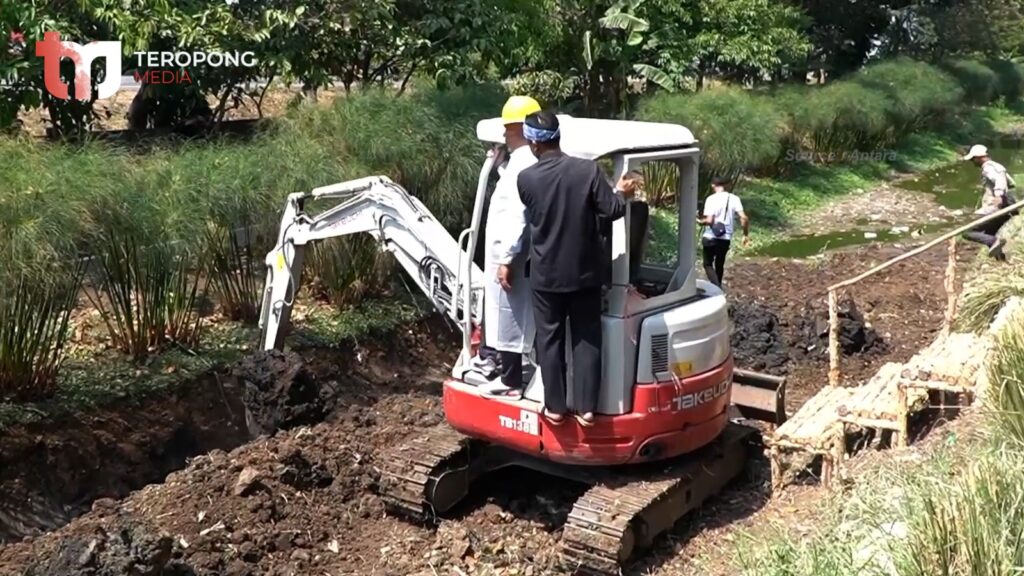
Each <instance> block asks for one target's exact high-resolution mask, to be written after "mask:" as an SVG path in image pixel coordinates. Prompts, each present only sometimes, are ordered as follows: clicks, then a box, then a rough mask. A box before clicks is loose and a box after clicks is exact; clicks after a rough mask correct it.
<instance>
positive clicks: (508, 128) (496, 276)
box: [475, 96, 541, 398]
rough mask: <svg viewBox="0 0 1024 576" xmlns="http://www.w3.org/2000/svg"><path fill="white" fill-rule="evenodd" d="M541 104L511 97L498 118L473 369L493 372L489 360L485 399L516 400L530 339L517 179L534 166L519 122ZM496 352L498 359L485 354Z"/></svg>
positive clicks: (523, 212) (523, 228)
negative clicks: (500, 156)
mask: <svg viewBox="0 0 1024 576" xmlns="http://www.w3.org/2000/svg"><path fill="white" fill-rule="evenodd" d="M540 109H541V107H540V104H539V103H538V102H537V101H536V100H534V99H533V98H530V97H528V96H512V97H511V98H509V99H508V102H506V103H505V107H504V108H503V109H502V111H501V117H502V120H503V122H504V124H505V144H506V146H507V147H508V151H509V158H508V163H507V164H506V165H505V167H504V170H503V171H502V172H501V177H500V178H499V179H498V183H497V184H496V185H495V188H494V193H493V194H492V195H491V201H490V206H489V207H488V210H487V224H486V226H485V230H484V245H485V247H486V248H485V256H484V283H485V286H484V344H485V346H486V349H485V350H482V351H481V357H482V358H483V360H482V361H481V360H479V359H478V360H477V361H476V362H475V365H476V367H477V368H478V369H480V368H481V367H483V370H481V371H483V372H487V371H488V370H490V371H492V373H493V368H494V367H495V363H494V361H493V357H494V356H497V359H498V362H497V368H498V371H499V374H500V376H501V384H502V387H499V388H493V389H491V390H490V393H491V394H493V395H501V396H506V397H512V398H520V397H522V393H523V354H524V353H526V352H528V351H529V344H530V340H531V339H532V336H533V332H534V328H533V308H532V302H531V296H530V282H529V280H528V278H527V255H528V254H529V238H528V233H527V232H526V208H525V207H524V206H523V202H522V200H520V199H519V187H518V180H519V173H520V172H522V171H523V170H524V169H526V168H528V167H530V166H532V165H534V164H536V162H537V159H536V158H535V157H534V155H533V153H532V152H530V146H529V143H528V142H527V141H526V138H524V137H523V122H524V121H525V120H526V117H527V116H528V115H530V114H533V113H534V112H539V111H540ZM492 350H496V351H497V354H493V353H491V354H488V353H489V352H491V351H492Z"/></svg>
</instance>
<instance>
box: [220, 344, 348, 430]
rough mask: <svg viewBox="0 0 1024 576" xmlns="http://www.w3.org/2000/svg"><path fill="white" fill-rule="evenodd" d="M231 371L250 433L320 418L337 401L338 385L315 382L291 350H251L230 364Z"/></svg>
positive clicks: (306, 424) (301, 423)
mask: <svg viewBox="0 0 1024 576" xmlns="http://www.w3.org/2000/svg"><path fill="white" fill-rule="evenodd" d="M231 375H232V376H233V377H234V378H236V379H237V381H238V382H239V383H240V385H241V388H242V402H243V403H244V404H245V409H246V424H247V426H248V428H249V432H250V433H251V434H252V435H253V437H256V436H260V435H262V434H272V433H273V432H275V431H277V430H287V429H290V428H294V427H296V426H309V425H313V424H317V423H319V422H323V420H324V418H325V417H326V416H327V414H328V413H330V412H331V410H333V409H334V406H335V404H336V402H337V392H338V391H337V388H336V387H335V386H334V385H333V384H332V383H331V382H318V381H317V379H316V378H315V377H314V376H313V375H312V374H311V373H310V372H309V370H307V369H306V365H305V363H304V362H303V361H302V358H301V357H299V355H298V354H296V353H294V352H281V351H278V350H271V351H266V352H258V353H256V354H252V355H250V356H248V357H246V358H245V359H244V360H242V361H240V362H239V363H237V364H236V365H235V366H233V367H232V370H231Z"/></svg>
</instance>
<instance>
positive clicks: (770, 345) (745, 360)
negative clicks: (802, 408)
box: [729, 301, 789, 374]
mask: <svg viewBox="0 0 1024 576" xmlns="http://www.w3.org/2000/svg"><path fill="white" fill-rule="evenodd" d="M729 316H730V317H731V318H732V323H733V328H732V337H731V343H732V351H733V355H734V357H735V359H736V366H738V367H740V368H743V369H745V370H754V371H758V372H768V373H770V374H785V373H786V371H787V369H786V365H787V363H788V362H789V348H788V347H787V346H786V340H785V337H784V336H783V334H782V329H781V325H780V323H779V318H778V316H776V315H775V313H774V312H772V311H771V310H769V309H768V308H767V307H765V306H763V305H761V304H757V303H754V302H743V301H739V302H733V303H731V304H730V305H729Z"/></svg>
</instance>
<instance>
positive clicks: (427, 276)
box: [260, 116, 785, 574]
mask: <svg viewBox="0 0 1024 576" xmlns="http://www.w3.org/2000/svg"><path fill="white" fill-rule="evenodd" d="M559 120H560V122H561V127H562V148H563V150H564V151H565V153H567V154H570V155H573V156H579V157H582V158H588V159H593V160H610V164H611V166H612V167H613V172H614V173H613V174H611V175H610V176H611V177H612V178H611V180H612V181H614V180H615V179H617V178H618V177H619V176H620V175H622V174H625V173H626V172H628V171H631V170H638V171H639V170H642V169H643V166H644V164H646V163H648V162H657V163H660V164H661V165H662V167H665V166H669V167H674V169H675V170H678V178H676V179H675V181H676V182H677V183H678V190H677V191H676V192H677V193H676V195H675V196H676V211H675V220H676V229H677V232H676V236H675V242H674V244H675V245H674V246H671V247H670V248H669V249H668V250H667V252H669V253H671V254H672V257H671V258H668V259H669V260H671V262H660V263H659V262H654V261H651V260H654V259H653V258H646V257H645V256H646V254H645V252H646V245H647V243H648V238H649V234H648V231H649V230H648V229H649V228H650V225H651V224H652V221H653V218H651V216H652V213H651V211H650V210H649V208H648V205H647V204H646V203H645V202H642V201H633V202H631V203H630V205H629V208H628V210H627V212H626V216H625V217H624V218H622V219H619V220H617V221H615V222H614V223H613V224H612V234H611V247H610V254H611V258H610V260H611V261H610V262H609V263H608V264H609V266H610V268H611V275H610V277H611V282H610V284H608V285H607V286H606V287H605V288H606V290H605V294H604V308H603V310H604V311H603V314H602V318H601V324H602V328H603V344H602V382H601V387H600V390H601V392H600V401H599V410H598V414H597V418H596V422H595V424H594V425H593V426H592V427H587V428H584V427H582V426H579V425H578V424H577V423H576V421H575V420H573V419H569V420H567V421H566V423H564V424H561V425H559V426H557V427H549V426H547V425H546V424H545V421H544V420H543V419H542V418H540V417H539V414H540V412H541V410H542V408H543V406H542V399H543V396H544V394H543V389H544V382H543V380H542V378H541V373H540V370H538V369H537V368H536V366H535V364H534V361H533V355H532V353H531V354H526V355H524V357H525V358H526V360H525V362H527V363H528V365H526V366H524V378H525V380H526V381H527V382H528V383H529V384H528V385H527V390H526V393H525V394H524V396H523V398H522V399H519V400H514V399H510V398H504V397H495V396H494V395H493V394H488V393H487V392H488V390H493V387H494V385H495V383H494V382H493V381H491V380H489V379H488V377H487V376H485V375H484V374H481V373H479V372H477V371H475V370H474V368H473V363H472V362H471V360H472V359H473V358H474V356H475V355H476V352H477V346H478V338H477V335H478V334H479V328H480V325H481V321H482V315H483V312H482V310H483V302H482V299H483V283H482V280H483V278H482V274H483V273H482V272H481V270H480V268H479V267H478V266H477V265H476V264H475V263H474V256H475V255H476V254H475V251H476V249H477V244H478V242H477V240H478V238H479V236H480V234H481V230H482V229H483V226H482V224H483V219H484V218H485V213H484V205H485V201H486V198H487V194H488V192H489V190H490V188H491V181H492V180H493V178H492V176H493V175H494V174H495V171H496V170H497V169H498V166H499V164H500V161H501V159H502V158H504V157H506V155H507V150H505V145H504V139H503V132H504V127H503V126H502V123H501V120H500V119H498V118H494V119H488V120H483V121H481V122H480V123H479V124H478V125H477V136H478V138H479V140H481V141H482V142H483V143H484V144H485V145H486V146H487V147H488V148H489V150H488V152H487V154H486V160H485V162H484V165H483V168H482V169H481V171H480V178H479V183H478V186H477V190H476V201H475V204H474V208H473V215H472V221H471V223H470V225H469V227H468V228H466V229H465V230H463V231H462V233H461V234H460V235H459V237H458V238H457V239H456V238H452V236H451V235H450V234H449V233H448V231H447V230H446V229H445V228H444V227H443V226H442V225H441V223H440V222H438V220H437V219H436V218H435V217H434V216H433V215H432V214H431V213H430V211H429V210H428V209H427V208H426V206H424V205H423V203H422V202H420V201H419V200H418V199H417V198H415V197H413V196H411V195H410V194H409V193H408V192H406V191H405V190H404V189H402V188H401V187H400V186H398V185H397V184H395V183H394V182H392V181H391V180H389V179H388V178H386V177H384V176H375V177H369V178H363V179H360V180H354V181H350V182H343V183H340V184H334V185H331V186H325V187H322V188H317V189H314V190H312V191H311V192H308V193H298V194H292V195H290V196H289V197H288V200H287V203H286V205H285V210H284V216H283V218H282V219H281V229H280V233H279V236H278V241H277V245H276V247H275V248H274V249H273V250H272V251H271V252H270V253H269V254H268V255H267V259H266V263H267V280H266V289H265V295H264V301H263V308H262V316H261V320H260V326H261V328H262V347H263V349H266V350H270V349H275V348H276V349H281V348H282V347H283V345H284V335H285V332H286V329H287V327H288V323H289V316H290V312H291V308H292V303H293V302H294V298H295V294H296V293H297V292H298V290H299V286H300V282H301V273H302V262H303V252H304V251H305V249H306V247H307V246H308V245H309V244H310V243H312V242H316V241H320V240H324V239H328V238H335V237H339V236H345V235H349V234H358V233H366V234H370V235H372V236H373V237H374V238H375V239H377V240H378V241H379V242H380V244H381V247H382V249H384V250H387V251H389V252H391V253H392V254H394V256H395V258H396V259H397V260H398V262H399V263H400V264H401V266H402V267H403V268H404V269H405V271H406V272H407V273H408V274H409V276H410V277H411V278H412V279H413V280H414V281H415V282H416V284H417V285H418V286H419V287H420V289H421V290H422V291H423V293H424V294H425V295H426V296H427V297H428V298H430V300H431V301H432V302H433V303H434V305H435V306H436V307H437V309H438V311H439V312H441V313H442V314H444V315H445V316H447V317H448V318H450V319H451V320H452V321H453V322H454V323H455V324H456V325H457V326H458V327H459V329H460V330H461V333H462V342H461V344H462V345H461V348H460V350H459V353H458V357H457V358H456V359H455V362H454V367H453V368H452V372H451V377H450V378H448V379H447V380H446V381H445V382H444V411H445V417H446V420H447V424H443V425H441V426H439V427H438V428H437V429H433V430H428V431H424V432H423V433H422V434H416V435H415V436H414V437H413V438H412V439H411V440H409V441H408V442H406V443H405V444H403V445H400V446H398V447H396V448H394V449H393V451H392V452H391V453H390V454H387V455H385V456H384V457H383V463H382V465H381V468H382V479H381V492H382V497H383V498H384V500H385V501H386V502H387V504H388V506H389V509H391V510H392V511H396V512H401V513H404V514H406V515H409V516H411V517H413V518H417V519H421V520H431V519H433V518H434V517H435V516H436V515H439V514H444V513H445V512H447V511H448V510H450V509H451V508H452V507H453V506H454V505H455V504H456V503H458V502H459V500H461V499H462V498H463V497H464V496H466V494H467V493H468V491H469V486H470V484H472V482H473V481H474V480H476V479H478V478H480V477H481V476H482V475H484V474H486V473H488V472H490V471H494V470H497V469H500V468H504V467H508V466H523V467H527V468H531V469H534V470H538V471H541V472H543V473H546V474H552V475H555V476H560V477H565V478H569V479H572V480H575V481H580V482H585V483H589V484H590V485H592V488H591V489H590V490H589V491H588V492H586V493H585V494H584V495H583V496H582V497H581V498H580V499H579V501H577V502H576V503H575V505H574V507H573V509H572V511H571V513H570V514H569V517H568V520H567V523H566V526H565V528H564V530H563V536H562V551H561V557H562V559H563V561H564V564H565V567H566V569H567V570H569V571H576V572H580V573H591V574H618V573H619V568H620V566H621V565H622V563H624V562H626V561H627V560H629V558H630V557H631V556H632V555H633V552H634V551H635V550H636V549H638V548H643V547H645V546H649V545H650V544H651V543H652V541H653V539H654V538H655V537H656V536H657V535H658V534H660V533H662V532H664V531H666V530H668V529H669V528H671V526H672V525H673V524H674V523H675V522H676V521H677V520H678V519H679V518H680V517H682V516H683V515H684V514H686V513H687V512H688V511H689V510H691V509H693V508H694V507H696V506H698V505H699V504H700V503H701V502H702V501H704V500H705V499H706V498H707V497H708V496H710V495H712V494H714V493H716V492H717V491H718V490H720V489H721V488H722V487H723V486H724V485H726V484H727V483H728V482H729V481H730V480H732V479H733V478H735V477H736V476H737V475H739V474H740V472H741V471H742V470H743V468H744V465H745V463H746V461H747V460H748V459H750V458H751V453H750V452H749V449H750V448H749V446H750V444H751V443H750V442H749V440H750V439H751V437H752V436H753V435H754V433H755V432H756V430H755V429H754V428H751V427H749V426H747V425H745V424H742V423H740V419H742V418H746V419H757V420H764V421H769V422H773V423H776V424H778V423H781V421H782V420H784V419H785V411H784V407H783V406H784V391H785V383H784V381H783V380H782V379H780V378H776V377H772V376H767V375H761V374H755V373H751V372H745V371H742V370H739V369H737V368H735V367H734V365H733V356H732V353H731V349H730V341H729V340H730V321H729V316H728V310H727V303H726V296H725V295H724V294H723V292H722V291H721V290H719V289H718V288H717V287H715V286H714V285H712V284H710V283H708V282H705V281H703V280H701V279H698V278H697V273H696V267H695V265H694V260H695V255H696V248H697V247H696V239H697V234H696V229H695V228H696V222H695V218H694V215H695V214H696V213H697V203H698V183H697V173H698V163H699V160H700V150H699V148H698V143H697V141H696V140H695V139H694V136H693V134H692V133H691V132H690V131H689V130H688V129H686V128H684V127H683V126H678V125H672V124H659V123H646V122H630V121H619V120H597V119H586V118H574V117H571V116H560V117H559ZM314 202H315V203H319V204H324V205H325V207H324V209H319V210H317V212H316V213H315V214H316V215H311V213H310V212H307V209H308V208H309V205H310V204H311V203H314ZM328 203H329V204H328ZM667 224H669V225H670V224H671V221H669V222H668V223H667ZM659 252H661V253H662V254H664V253H665V252H666V250H664V249H662V250H659ZM570 330H571V326H570ZM453 353H454V351H453ZM453 356H454V354H453ZM569 366H571V363H569ZM568 381H569V382H571V376H570V379H569V380H568ZM569 388H570V392H569V402H570V406H571V405H572V392H571V386H570V387H569Z"/></svg>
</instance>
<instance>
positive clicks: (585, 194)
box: [519, 112, 638, 426]
mask: <svg viewBox="0 0 1024 576" xmlns="http://www.w3.org/2000/svg"><path fill="white" fill-rule="evenodd" d="M523 134H524V135H525V136H526V139H527V140H528V141H529V142H530V149H531V150H532V151H533V153H534V154H535V155H536V156H537V158H538V160H537V163H536V164H534V165H533V166H531V167H530V168H528V169H526V170H524V171H523V172H522V173H521V174H520V175H519V195H520V197H521V198H522V200H523V205H524V206H526V219H527V222H528V223H529V228H530V240H531V244H530V286H531V287H532V289H533V311H534V316H535V322H536V326H537V327H536V330H537V363H538V364H539V365H540V372H541V378H542V379H543V382H544V417H545V419H547V420H548V421H549V422H551V423H552V424H560V423H561V422H562V421H563V420H564V419H565V415H566V414H567V413H568V411H569V408H568V405H567V404H568V402H567V395H566V382H565V381H566V351H565V349H566V347H565V340H566V338H565V336H566V334H565V332H566V326H567V324H568V325H570V326H571V328H572V363H573V380H574V382H573V391H574V394H573V404H574V406H573V409H574V411H575V412H576V418H577V420H578V421H579V423H580V424H581V425H583V426H590V425H592V424H593V422H594V415H595V412H596V411H597V401H598V394H599V392H600V386H601V287H602V284H603V280H604V273H605V270H606V269H607V266H608V262H607V260H608V255H607V253H606V252H605V250H604V246H603V242H602V239H601V233H600V225H599V223H598V219H599V217H602V218H607V219H608V220H616V219H618V218H621V217H622V216H623V215H624V214H625V213H626V199H627V198H629V197H631V196H632V194H633V191H634V188H635V187H636V185H637V184H638V182H635V181H634V180H632V179H629V178H623V179H622V180H621V181H620V182H619V186H618V188H619V190H620V194H621V195H617V194H615V193H614V192H613V191H612V187H611V185H610V184H609V183H608V180H607V179H606V177H605V175H604V173H603V172H602V171H601V168H600V166H598V164H597V163H596V162H593V161H590V160H583V159H580V158H573V157H570V156H567V155H565V154H563V153H562V150H561V128H560V126H559V121H558V117H557V116H555V115H554V114H552V113H550V112H538V113H536V114H531V115H529V116H527V117H526V122H525V123H524V126H523Z"/></svg>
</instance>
